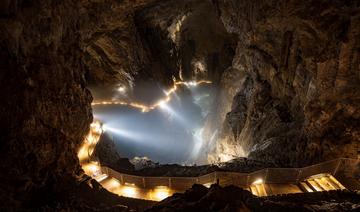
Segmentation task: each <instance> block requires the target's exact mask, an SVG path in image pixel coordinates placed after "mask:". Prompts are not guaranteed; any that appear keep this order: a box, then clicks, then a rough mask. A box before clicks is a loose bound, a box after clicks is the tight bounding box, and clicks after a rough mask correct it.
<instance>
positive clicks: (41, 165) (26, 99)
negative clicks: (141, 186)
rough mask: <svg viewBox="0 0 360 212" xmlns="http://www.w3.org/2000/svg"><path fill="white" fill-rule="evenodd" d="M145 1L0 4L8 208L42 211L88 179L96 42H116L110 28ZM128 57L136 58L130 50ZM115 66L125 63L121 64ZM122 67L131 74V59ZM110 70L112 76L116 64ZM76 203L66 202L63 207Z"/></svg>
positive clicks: (0, 154)
mask: <svg viewBox="0 0 360 212" xmlns="http://www.w3.org/2000/svg"><path fill="white" fill-rule="evenodd" d="M148 2H150V1H148ZM143 4H144V1H86V0H84V1H78V0H64V1H55V0H54V1H51V0H34V1H27V0H20V1H8V0H1V1H0V31H1V34H0V49H1V50H0V92H1V98H2V101H1V103H0V119H1V123H0V127H1V135H0V141H1V142H0V159H1V165H0V166H1V167H0V168H1V172H0V182H1V183H0V200H1V202H2V203H1V207H0V208H1V209H2V210H6V211H7V210H16V209H21V208H23V209H24V208H38V207H42V206H43V205H47V204H52V202H53V201H57V202H59V201H60V197H59V195H60V196H61V198H66V197H71V196H73V195H75V193H76V192H75V190H74V189H73V190H71V189H70V188H69V186H70V187H71V186H74V187H75V186H76V185H77V184H76V183H75V182H77V181H82V180H83V179H84V177H85V176H83V172H82V170H81V168H80V166H79V161H78V158H77V151H78V148H79V146H80V143H81V142H82V141H83V139H84V136H85V135H86V134H87V132H88V129H89V124H90V123H91V121H92V110H91V101H92V97H91V94H90V92H89V91H88V90H87V89H86V85H87V84H88V82H86V80H88V81H91V79H92V78H89V79H87V75H88V74H89V73H90V74H91V73H92V72H91V71H92V70H93V69H95V68H97V67H98V66H97V65H98V64H95V65H94V64H92V63H91V62H89V59H88V58H89V55H94V54H92V48H95V47H94V46H96V44H97V43H103V47H104V48H106V47H108V48H109V49H108V51H112V50H113V48H114V46H115V47H117V46H116V45H115V44H114V45H113V44H111V42H113V41H112V40H110V41H109V40H106V39H107V36H108V35H107V33H110V32H113V30H115V28H117V27H118V28H119V26H120V25H121V26H122V27H123V25H125V29H128V28H129V26H128V25H127V23H126V22H124V21H123V20H124V18H125V17H127V16H128V15H129V13H132V12H133V9H134V8H136V7H138V6H142V5H143ZM116 14H121V17H120V16H119V15H118V16H116ZM130 28H131V27H130ZM124 31H125V32H126V33H131V32H130V30H124ZM114 34H115V33H114ZM114 36H115V35H114ZM119 36H121V35H119ZM128 36H129V35H128ZM110 37H111V36H110ZM114 39H115V38H114ZM132 41H133V40H131V42H132ZM131 42H130V43H129V44H131ZM109 43H110V44H109ZM95 49H96V48H95ZM129 49H132V48H130V47H128V48H127V50H129ZM113 54H115V53H113ZM115 55H116V54H115ZM129 57H131V58H135V56H133V55H131V54H130V53H129ZM103 58H105V57H102V59H103ZM94 61H96V60H94V59H93V60H92V62H93V63H95V62H94ZM124 61H126V60H124ZM100 62H101V63H104V62H103V61H100ZM129 63H131V61H129ZM112 64H114V65H113V66H114V67H117V65H118V64H117V63H116V61H115V62H112ZM121 65H122V66H124V67H126V70H125V71H124V70H122V71H119V73H117V74H114V76H118V75H119V78H120V77H124V76H126V75H128V74H131V73H132V72H130V68H129V67H128V66H130V65H129V64H121ZM103 70H104V72H105V73H106V71H108V70H109V68H108V69H106V68H103ZM125 72H126V73H125ZM92 76H93V78H95V79H96V77H98V76H97V75H96V74H93V75H92ZM121 79H123V78H121ZM119 80H120V79H119ZM98 81H100V80H98ZM85 189H88V190H89V189H90V187H86V188H85ZM90 191H91V189H90ZM64 193H65V195H64ZM100 193H101V192H100ZM100 193H98V194H100ZM89 194H91V192H90V193H87V194H86V195H89ZM106 195H107V194H105V196H106ZM94 196H95V194H94ZM90 197H91V195H90ZM76 198H77V199H80V198H79V197H76ZM111 198H113V197H112V196H111V197H108V199H111ZM89 199H90V198H89ZM95 202H96V201H94V204H95ZM69 204H70V205H69ZM116 204H118V202H116ZM70 206H71V203H67V206H64V207H65V208H66V207H70ZM59 207H60V208H58V209H61V208H62V206H59ZM73 209H74V208H73Z"/></svg>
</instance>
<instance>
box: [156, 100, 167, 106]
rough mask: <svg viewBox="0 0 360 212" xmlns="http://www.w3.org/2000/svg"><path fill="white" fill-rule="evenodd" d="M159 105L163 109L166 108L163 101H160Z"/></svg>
mask: <svg viewBox="0 0 360 212" xmlns="http://www.w3.org/2000/svg"><path fill="white" fill-rule="evenodd" d="M158 105H159V106H160V107H161V108H165V106H166V101H164V100H161V101H159V103H158Z"/></svg>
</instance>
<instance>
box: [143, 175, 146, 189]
mask: <svg viewBox="0 0 360 212" xmlns="http://www.w3.org/2000/svg"><path fill="white" fill-rule="evenodd" d="M142 183H143V187H144V188H146V184H145V177H143V178H142Z"/></svg>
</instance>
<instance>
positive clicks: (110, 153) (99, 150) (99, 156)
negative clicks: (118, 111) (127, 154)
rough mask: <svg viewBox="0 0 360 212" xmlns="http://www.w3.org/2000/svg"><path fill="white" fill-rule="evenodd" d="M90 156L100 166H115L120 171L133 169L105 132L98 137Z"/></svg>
mask: <svg viewBox="0 0 360 212" xmlns="http://www.w3.org/2000/svg"><path fill="white" fill-rule="evenodd" d="M91 157H92V160H93V161H99V162H100V163H101V165H102V166H107V167H110V168H116V169H117V170H118V171H121V172H124V171H125V172H129V171H133V170H134V169H135V167H134V165H133V164H131V163H130V161H129V159H128V158H123V157H121V156H120V154H119V153H118V152H117V149H116V145H115V143H114V140H113V138H112V137H111V136H110V135H109V134H108V133H106V132H105V133H104V134H103V135H102V136H101V137H100V140H99V142H98V144H97V145H96V147H95V149H94V153H93V154H92V155H91Z"/></svg>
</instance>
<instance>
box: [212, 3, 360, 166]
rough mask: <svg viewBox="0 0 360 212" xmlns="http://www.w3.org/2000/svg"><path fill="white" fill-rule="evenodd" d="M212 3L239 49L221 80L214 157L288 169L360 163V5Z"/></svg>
mask: <svg viewBox="0 0 360 212" xmlns="http://www.w3.org/2000/svg"><path fill="white" fill-rule="evenodd" d="M213 2H214V4H215V5H216V6H217V8H218V13H219V15H220V18H221V20H222V21H223V23H224V25H225V28H226V29H227V31H228V32H231V33H236V34H237V35H238V44H237V50H236V54H235V56H234V59H233V63H232V67H231V68H229V69H227V70H226V71H225V73H224V74H223V76H222V79H221V87H222V88H224V91H222V92H223V94H221V95H220V98H219V99H220V104H219V105H220V109H218V110H219V111H223V112H222V113H217V118H216V119H219V120H223V121H224V122H223V127H222V131H221V133H219V140H218V143H217V146H216V148H215V150H213V154H212V155H215V156H218V155H221V154H223V155H230V156H246V155H248V156H249V157H251V158H256V159H260V160H269V161H273V162H275V163H277V164H280V165H285V166H286V165H304V164H308V163H314V162H316V161H323V160H329V159H333V158H336V157H352V158H357V157H358V155H359V150H360V147H359V143H360V134H359V133H360V125H359V123H360V122H359V118H360V93H359V91H360V89H359V85H360V75H359V73H360V70H359V55H360V54H359V44H360V36H359V33H360V27H359V26H360V13H359V9H360V7H359V2H358V1H346V2H344V1H252V0H251V1H250V0H249V1H235V0H234V1H232V0H230V1H224V0H216V1H213ZM239 11H241V12H239ZM229 98H232V99H233V101H232V105H231V104H230V103H229V102H230V101H228V99H229ZM224 111H225V112H224ZM226 112H229V113H227V114H226V115H225V113H226ZM236 147H241V149H239V150H236ZM212 159H214V160H216V159H220V160H221V158H212Z"/></svg>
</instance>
